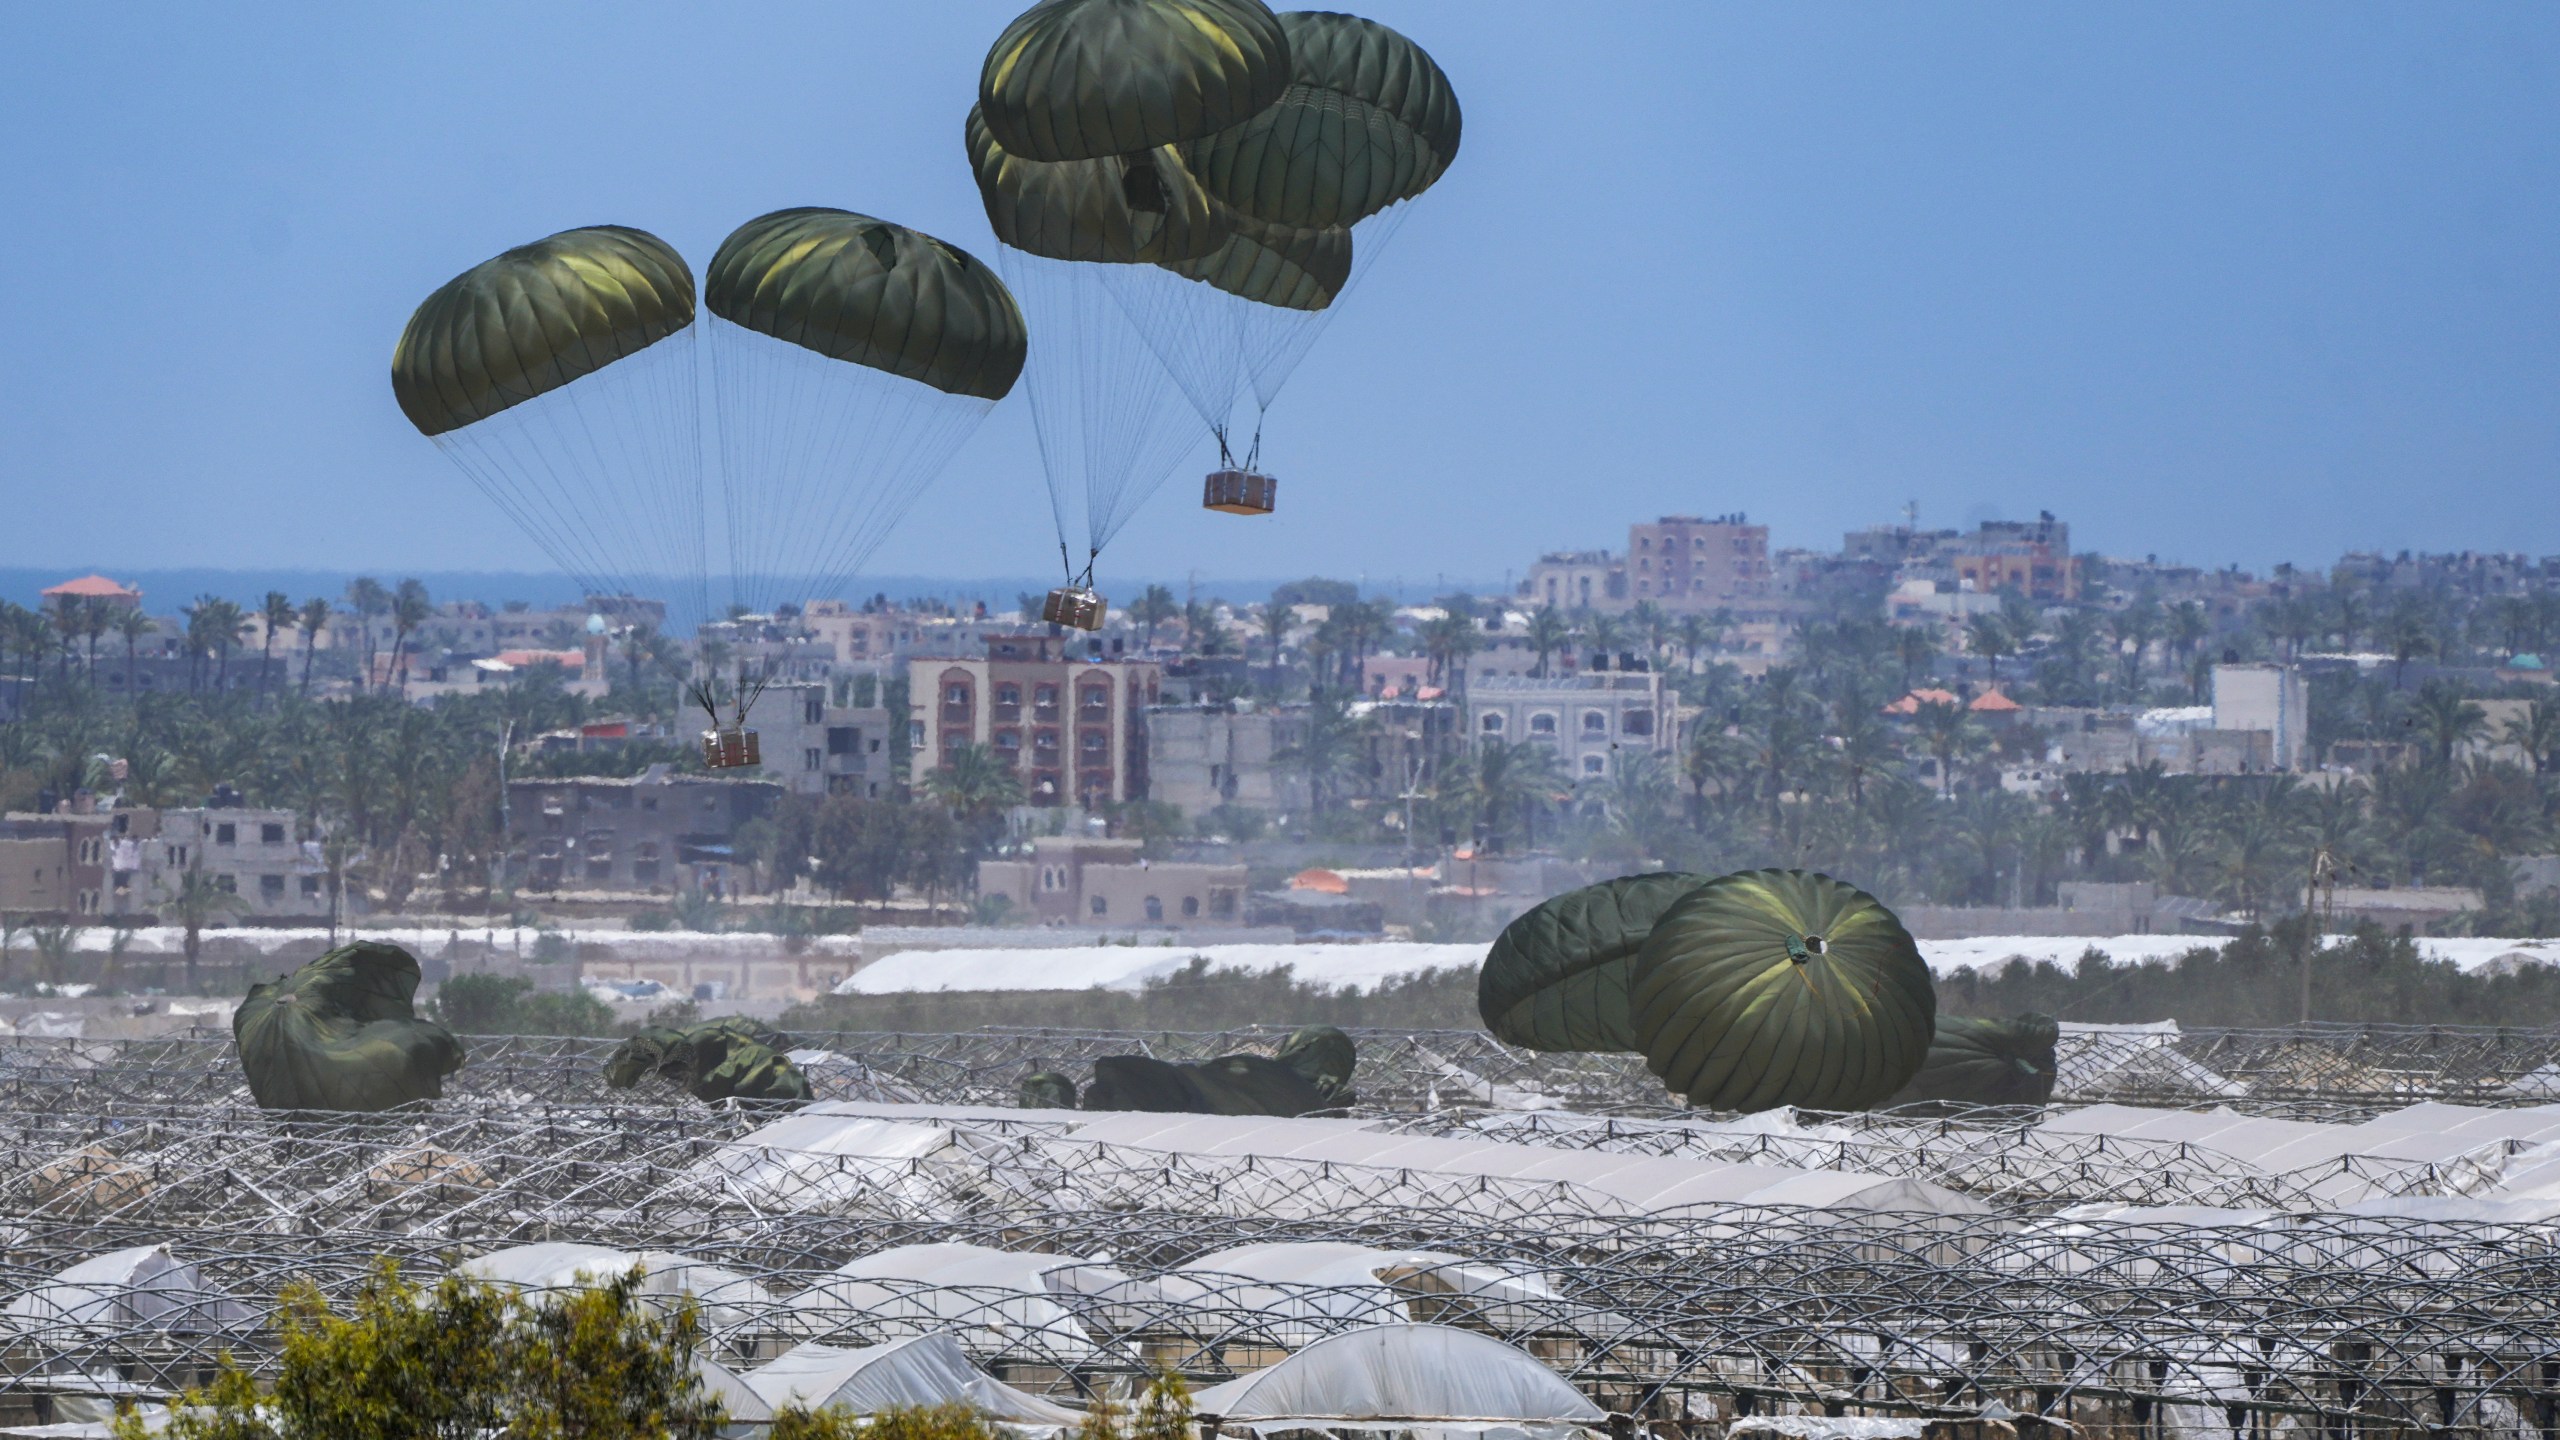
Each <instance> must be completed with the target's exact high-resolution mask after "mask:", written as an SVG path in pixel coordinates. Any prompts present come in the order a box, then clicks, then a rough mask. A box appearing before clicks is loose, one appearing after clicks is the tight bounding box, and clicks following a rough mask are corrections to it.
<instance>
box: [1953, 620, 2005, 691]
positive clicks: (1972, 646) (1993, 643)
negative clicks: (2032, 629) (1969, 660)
mask: <svg viewBox="0 0 2560 1440" xmlns="http://www.w3.org/2000/svg"><path fill="white" fill-rule="evenodd" d="M1964 645H1965V648H1966V649H1968V650H1970V651H1972V652H1973V653H1974V654H1976V655H1979V656H1981V657H1982V658H1983V659H1985V660H1987V661H1989V662H1991V683H1993V684H1995V685H1996V684H1998V683H2000V657H2001V656H2003V655H2015V654H2016V653H2018V644H2017V639H2016V637H2014V636H2012V635H2011V634H2010V633H2009V626H2008V624H2007V622H2006V621H2003V620H2002V619H2001V618H2000V617H1999V616H1997V615H1991V614H1982V615H1976V616H1974V617H1973V618H1972V619H1971V620H1968V621H1966V622H1965V627H1964Z"/></svg>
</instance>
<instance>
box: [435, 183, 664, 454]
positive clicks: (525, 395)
mask: <svg viewBox="0 0 2560 1440" xmlns="http://www.w3.org/2000/svg"><path fill="white" fill-rule="evenodd" d="M692 323H693V271H692V270H691V269H689V268H687V267H686V265H685V263H684V257H683V256H681V255H678V254H677V253H676V252H675V250H674V249H673V248H672V247H670V246H669V245H668V244H667V242H665V241H663V240H661V239H659V238H658V237H657V236H655V235H652V234H649V233H648V232H647V231H645V230H632V229H626V228H624V227H622V226H619V225H593V226H588V227H586V228H584V229H579V230H563V231H561V232H560V233H559V234H557V235H553V236H550V237H548V238H547V239H542V240H536V241H535V242H533V243H532V244H530V245H520V246H517V247H516V248H515V249H513V250H510V251H508V252H506V253H505V254H503V255H500V256H498V257H497V258H496V259H494V260H489V261H485V262H483V263H481V264H478V265H475V266H473V267H471V268H470V269H468V270H465V271H463V272H462V273H461V274H460V275H457V276H455V277H454V278H453V279H451V280H448V281H446V282H445V283H444V285H443V286H441V287H440V288H438V289H437V290H436V292H435V293H434V294H432V295H429V296H428V297H427V298H426V301H425V303H423V304H421V305H419V306H418V309H417V311H416V313H415V314H412V315H411V316H410V317H409V327H408V328H407V329H406V330H404V331H402V332H401V334H400V343H399V345H398V347H397V348H395V349H394V350H393V351H392V353H391V390H392V394H393V395H394V396H395V397H396V398H397V399H398V400H399V402H400V409H401V412H402V413H403V414H405V415H407V416H408V417H409V420H410V423H411V424H414V425H416V426H417V427H418V430H419V433H421V434H425V435H441V434H444V433H445V432H446V431H449V430H457V429H460V428H461V427H463V426H465V425H468V424H470V423H472V422H473V421H475V420H485V419H487V418H488V417H490V416H492V415H495V414H497V413H498V412H500V411H502V410H505V409H507V408H508V407H510V406H514V405H521V404H523V403H524V402H525V401H527V400H531V399H533V398H534V397H535V396H538V395H542V394H544V393H546V392H549V391H552V390H557V389H559V388H560V387H561V386H563V385H566V384H568V383H569V382H570V381H572V380H575V379H577V378H579V377H580V376H582V375H589V374H592V373H594V372H595V371H598V370H601V369H603V368H604V367H605V366H607V365H610V364H612V363H613V362H615V361H617V360H620V359H623V358H624V357H626V356H629V355H634V354H637V353H639V352H640V351H642V350H645V349H647V348H648V347H649V346H651V345H655V344H657V343H658V342H659V341H661V340H664V339H666V338H667V337H668V336H670V335H673V334H675V333H676V332H678V331H680V330H682V329H684V328H685V327H686V326H688V325H691V324H692Z"/></svg>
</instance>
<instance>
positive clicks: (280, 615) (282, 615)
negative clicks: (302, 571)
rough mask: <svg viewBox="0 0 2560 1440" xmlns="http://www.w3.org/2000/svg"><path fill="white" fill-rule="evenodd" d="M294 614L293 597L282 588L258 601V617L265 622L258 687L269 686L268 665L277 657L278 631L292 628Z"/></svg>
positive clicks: (261, 636) (259, 660)
mask: <svg viewBox="0 0 2560 1440" xmlns="http://www.w3.org/2000/svg"><path fill="white" fill-rule="evenodd" d="M294 615H295V611H294V608H293V597H292V596H290V595H287V594H285V593H284V592H283V591H281V590H270V591H268V592H267V598H266V599H264V600H262V601H260V602H258V618H259V620H260V621H262V622H264V623H263V624H262V625H261V627H260V629H261V632H262V633H261V635H260V637H259V638H260V639H261V641H262V642H263V643H262V644H260V646H259V647H258V688H259V689H261V690H264V689H266V688H267V666H268V665H269V664H271V663H273V662H274V660H275V658H276V633H277V632H278V631H280V630H285V629H289V628H291V627H292V625H293V621H294Z"/></svg>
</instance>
